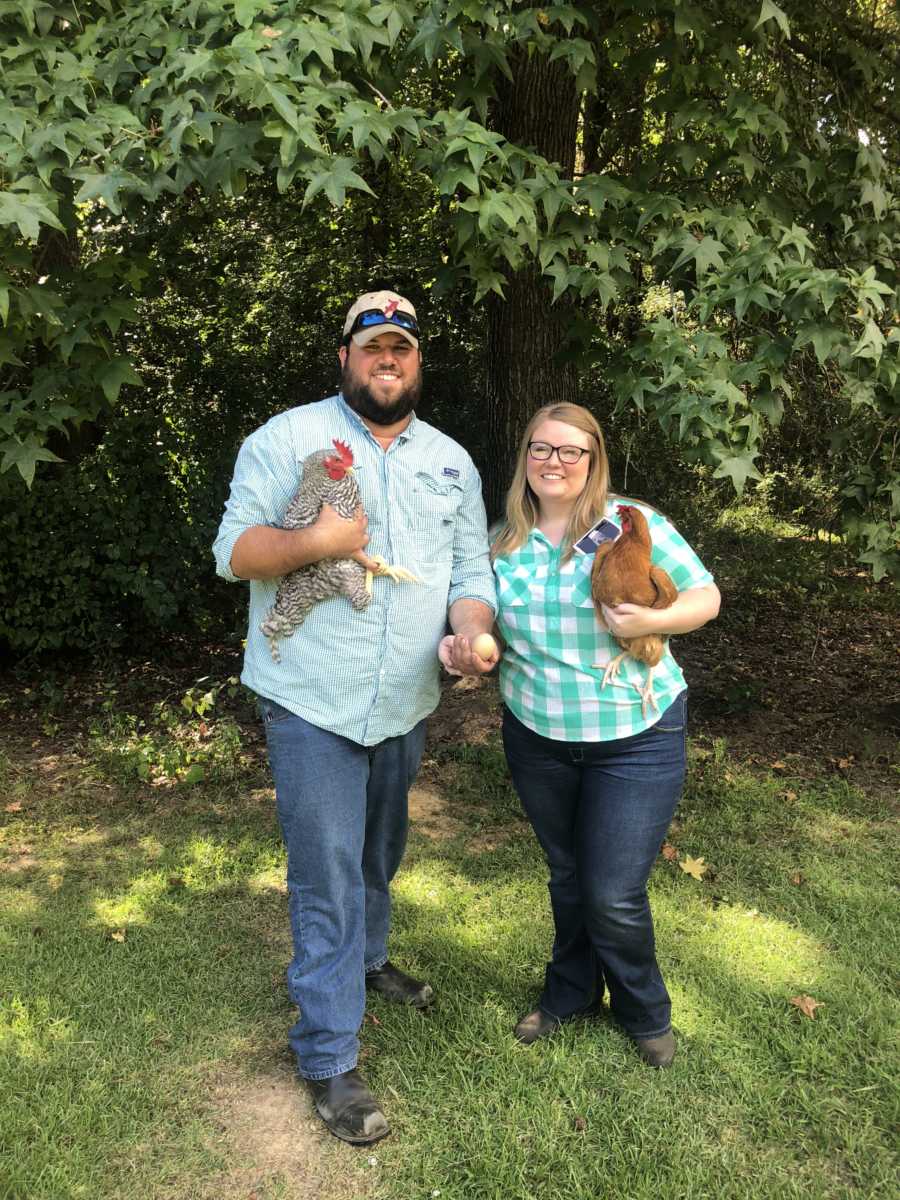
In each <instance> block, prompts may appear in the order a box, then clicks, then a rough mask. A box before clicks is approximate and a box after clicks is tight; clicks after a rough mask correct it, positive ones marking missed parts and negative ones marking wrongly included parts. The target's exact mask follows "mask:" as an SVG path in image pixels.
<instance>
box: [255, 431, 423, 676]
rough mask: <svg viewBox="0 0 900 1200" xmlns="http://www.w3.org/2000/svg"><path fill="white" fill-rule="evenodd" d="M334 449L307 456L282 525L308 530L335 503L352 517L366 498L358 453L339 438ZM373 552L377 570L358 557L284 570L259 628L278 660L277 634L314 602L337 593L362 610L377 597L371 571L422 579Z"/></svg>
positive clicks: (294, 625)
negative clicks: (357, 466)
mask: <svg viewBox="0 0 900 1200" xmlns="http://www.w3.org/2000/svg"><path fill="white" fill-rule="evenodd" d="M333 445H334V450H335V452H334V453H332V451H330V450H316V451H315V453H314V454H310V455H309V456H308V457H307V458H305V459H304V460H303V474H302V475H301V478H300V486H299V487H298V488H297V493H296V495H295V496H294V498H293V500H292V501H291V502H290V504H289V505H288V506H287V509H286V510H285V514H284V518H283V520H282V523H281V528H282V529H305V528H306V527H307V526H308V525H312V524H313V522H314V521H315V520H316V518H317V517H318V515H319V513H320V512H321V511H322V505H323V504H330V505H331V507H332V508H333V509H334V510H335V512H336V513H337V514H338V515H339V516H341V517H344V518H345V519H346V520H350V519H352V517H353V516H354V515H355V513H356V510H357V509H358V508H359V506H360V504H361V503H362V501H361V500H360V495H359V485H358V484H357V482H356V479H355V478H354V475H353V452H352V450H351V449H350V447H349V446H347V445H345V444H344V442H339V441H334V442H333ZM372 557H374V561H375V562H376V563H378V570H377V571H367V570H366V568H365V567H364V566H363V565H362V564H361V563H358V562H357V561H356V560H355V559H353V558H323V559H320V560H319V562H313V563H307V564H306V565H305V566H303V567H298V568H297V569H296V570H295V571H291V572H290V573H289V574H287V575H285V576H284V578H283V579H282V580H281V582H280V583H279V585H278V592H277V593H276V596H275V603H274V604H273V605H272V607H271V608H270V609H269V611H268V613H267V614H266V619H265V620H264V621H263V622H262V624H261V625H260V627H259V628H260V630H261V631H262V632H263V633H264V634H265V635H266V637H267V638H268V639H269V650H270V652H271V654H272V658H273V659H274V660H275V662H281V655H280V654H279V652H278V639H279V638H281V637H290V636H291V635H292V634H293V632H294V630H295V629H299V627H300V626H301V625H302V624H303V622H304V621H305V620H306V617H307V615H308V614H309V612H310V610H311V609H312V608H313V606H314V605H316V604H318V602H319V601H320V600H328V599H330V597H332V596H346V597H347V599H348V600H349V601H350V603H351V604H352V605H353V608H354V609H355V610H356V612H362V611H363V610H364V609H365V608H367V607H368V606H369V603H370V601H371V599H372V576H373V575H376V574H377V575H387V576H389V577H390V578H391V579H393V580H395V581H396V580H403V581H405V582H410V583H421V580H419V579H417V578H416V576H415V575H412V574H410V572H409V571H406V570H404V568H403V567H392V566H389V565H388V564H387V563H386V562H385V561H384V560H383V559H380V558H378V557H375V556H372Z"/></svg>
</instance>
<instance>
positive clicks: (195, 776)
mask: <svg viewBox="0 0 900 1200" xmlns="http://www.w3.org/2000/svg"><path fill="white" fill-rule="evenodd" d="M203 775H204V771H203V768H202V767H201V766H200V764H199V763H194V764H193V766H191V767H189V768H188V769H187V771H185V773H184V775H183V776H182V782H183V783H191V784H194V783H202V782H203Z"/></svg>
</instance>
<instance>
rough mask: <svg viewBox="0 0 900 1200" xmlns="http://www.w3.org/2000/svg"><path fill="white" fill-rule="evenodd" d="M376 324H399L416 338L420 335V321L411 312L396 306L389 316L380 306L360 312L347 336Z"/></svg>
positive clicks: (349, 336)
mask: <svg viewBox="0 0 900 1200" xmlns="http://www.w3.org/2000/svg"><path fill="white" fill-rule="evenodd" d="M374 325H399V326H400V328H401V329H405V330H407V332H409V333H411V334H412V335H413V337H414V338H417V337H418V336H419V326H418V323H417V322H416V318H415V317H414V316H413V315H412V314H411V313H405V312H401V311H400V309H399V308H396V309H394V311H393V312H392V313H391V315H390V316H388V315H387V314H386V313H385V312H384V311H383V310H382V309H380V308H367V309H366V311H365V312H361V313H360V314H359V316H358V317H357V318H356V320H355V321H354V322H353V324H352V325H351V326H350V332H349V333H348V334H347V337H348V338H351V337H353V335H354V333H359V331H360V330H361V329H371V328H372V327H373V326H374Z"/></svg>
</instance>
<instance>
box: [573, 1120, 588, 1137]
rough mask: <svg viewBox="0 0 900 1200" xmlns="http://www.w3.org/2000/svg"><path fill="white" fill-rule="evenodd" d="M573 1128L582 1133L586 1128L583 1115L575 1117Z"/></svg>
mask: <svg viewBox="0 0 900 1200" xmlns="http://www.w3.org/2000/svg"><path fill="white" fill-rule="evenodd" d="M575 1128H576V1129H577V1130H578V1132H579V1133H584V1131H585V1130H586V1129H587V1121H586V1120H585V1119H584V1117H576V1118H575Z"/></svg>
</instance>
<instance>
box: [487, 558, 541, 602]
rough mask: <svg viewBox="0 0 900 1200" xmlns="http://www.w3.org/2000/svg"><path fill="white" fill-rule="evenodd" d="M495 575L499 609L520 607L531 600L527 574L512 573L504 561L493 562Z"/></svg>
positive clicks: (529, 581) (530, 585)
mask: <svg viewBox="0 0 900 1200" xmlns="http://www.w3.org/2000/svg"><path fill="white" fill-rule="evenodd" d="M494 574H495V575H496V577H497V603H498V605H499V606H500V608H501V609H504V608H521V607H522V606H523V605H526V604H528V603H529V602H530V601H531V600H532V598H533V597H532V590H533V588H532V581H531V580H530V579H529V577H528V576H527V575H525V576H522V575H516V574H514V573H513V572H512V571H511V570H510V568H509V567H507V566H506V564H505V563H502V562H500V561H497V562H495V563H494Z"/></svg>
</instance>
